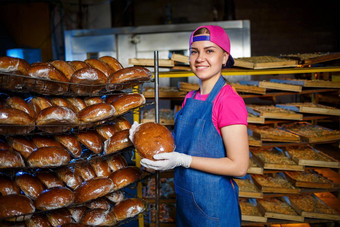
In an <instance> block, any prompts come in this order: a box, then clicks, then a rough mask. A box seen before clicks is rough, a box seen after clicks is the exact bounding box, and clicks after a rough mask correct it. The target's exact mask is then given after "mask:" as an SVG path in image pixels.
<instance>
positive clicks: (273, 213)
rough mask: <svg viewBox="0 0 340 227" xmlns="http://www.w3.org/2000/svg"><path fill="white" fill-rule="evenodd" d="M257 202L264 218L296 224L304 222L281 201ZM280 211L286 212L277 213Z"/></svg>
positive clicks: (293, 210)
mask: <svg viewBox="0 0 340 227" xmlns="http://www.w3.org/2000/svg"><path fill="white" fill-rule="evenodd" d="M257 202H258V204H259V207H260V209H261V210H262V212H265V215H264V216H265V217H267V218H275V219H282V220H290V221H298V222H303V221H304V217H302V216H300V215H299V214H298V213H297V212H296V211H295V209H294V208H293V207H292V206H290V204H288V203H287V202H286V201H284V200H283V199H279V198H268V199H258V200H257ZM270 207H272V208H270ZM281 210H286V213H283V212H284V211H283V212H281V213H280V212H279V211H281Z"/></svg>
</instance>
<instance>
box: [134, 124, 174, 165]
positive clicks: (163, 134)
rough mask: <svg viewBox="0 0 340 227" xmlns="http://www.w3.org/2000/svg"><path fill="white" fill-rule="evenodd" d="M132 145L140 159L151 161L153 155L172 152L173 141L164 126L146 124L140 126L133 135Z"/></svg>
mask: <svg viewBox="0 0 340 227" xmlns="http://www.w3.org/2000/svg"><path fill="white" fill-rule="evenodd" d="M133 143H134V145H135V148H136V150H137V152H138V153H139V155H140V156H141V157H142V158H147V159H151V160H154V159H153V156H154V155H155V154H159V153H165V152H173V151H174V149H175V141H174V138H173V137H172V134H171V132H170V131H169V129H167V128H166V127H165V126H163V125H161V124H158V123H154V122H148V123H143V124H140V125H139V126H138V127H137V128H136V131H135V133H134V135H133Z"/></svg>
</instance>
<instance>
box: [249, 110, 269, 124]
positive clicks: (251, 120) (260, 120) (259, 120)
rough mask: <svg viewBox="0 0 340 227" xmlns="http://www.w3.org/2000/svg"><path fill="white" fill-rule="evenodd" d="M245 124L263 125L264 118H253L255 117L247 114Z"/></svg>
mask: <svg viewBox="0 0 340 227" xmlns="http://www.w3.org/2000/svg"><path fill="white" fill-rule="evenodd" d="M247 122H248V123H253V124H264V122H265V119H264V117H261V116H255V115H253V114H251V113H249V112H248V116H247Z"/></svg>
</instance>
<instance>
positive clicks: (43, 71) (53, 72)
mask: <svg viewBox="0 0 340 227" xmlns="http://www.w3.org/2000/svg"><path fill="white" fill-rule="evenodd" d="M28 75H29V76H30V77H34V78H40V79H50V80H55V81H60V82H68V81H69V80H68V79H67V78H66V76H65V75H64V74H63V73H62V72H60V71H59V70H57V69H56V68H54V67H53V66H51V65H50V66H49V65H34V66H31V67H30V69H29V70H28Z"/></svg>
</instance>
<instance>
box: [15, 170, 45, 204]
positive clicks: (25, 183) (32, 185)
mask: <svg viewBox="0 0 340 227" xmlns="http://www.w3.org/2000/svg"><path fill="white" fill-rule="evenodd" d="M15 183H16V184H17V185H18V186H19V188H20V189H21V191H23V192H24V193H25V195H26V196H28V197H29V198H31V199H33V200H34V199H36V198H37V197H38V196H39V195H40V194H41V193H42V191H44V185H43V184H42V183H41V182H40V180H39V179H38V178H37V177H35V176H32V175H31V174H28V173H18V174H17V175H16V177H15Z"/></svg>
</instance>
